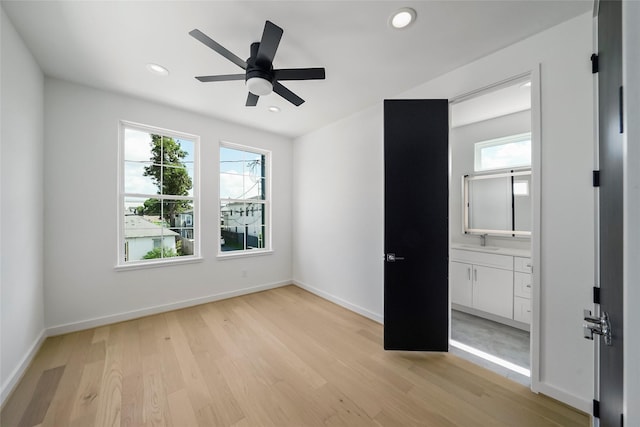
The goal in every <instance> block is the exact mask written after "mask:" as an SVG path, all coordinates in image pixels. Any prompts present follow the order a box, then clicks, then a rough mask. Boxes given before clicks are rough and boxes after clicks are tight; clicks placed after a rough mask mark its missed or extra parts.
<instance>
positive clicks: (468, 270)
mask: <svg viewBox="0 0 640 427" xmlns="http://www.w3.org/2000/svg"><path fill="white" fill-rule="evenodd" d="M467 278H468V279H469V280H471V267H467Z"/></svg>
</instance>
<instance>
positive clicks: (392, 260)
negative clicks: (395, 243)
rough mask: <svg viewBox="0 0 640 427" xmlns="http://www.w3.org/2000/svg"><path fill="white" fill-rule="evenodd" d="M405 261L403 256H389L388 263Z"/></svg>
mask: <svg viewBox="0 0 640 427" xmlns="http://www.w3.org/2000/svg"><path fill="white" fill-rule="evenodd" d="M403 259H404V257H403V256H396V254H387V262H396V261H402V260H403Z"/></svg>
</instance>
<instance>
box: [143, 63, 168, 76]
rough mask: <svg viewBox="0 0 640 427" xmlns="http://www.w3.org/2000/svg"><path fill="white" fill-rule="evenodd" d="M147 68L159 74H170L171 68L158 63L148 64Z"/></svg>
mask: <svg viewBox="0 0 640 427" xmlns="http://www.w3.org/2000/svg"><path fill="white" fill-rule="evenodd" d="M147 70H149V71H150V72H152V73H153V74H157V75H159V76H168V75H169V70H167V69H166V68H164V67H163V66H162V65H158V64H147Z"/></svg>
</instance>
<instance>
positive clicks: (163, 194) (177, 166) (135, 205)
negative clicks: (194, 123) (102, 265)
mask: <svg viewBox="0 0 640 427" xmlns="http://www.w3.org/2000/svg"><path fill="white" fill-rule="evenodd" d="M197 142H198V137H196V136H193V135H183V134H178V133H172V132H168V131H165V130H160V129H154V128H149V127H146V126H140V125H133V124H128V123H123V125H122V144H123V147H122V153H123V155H122V159H123V162H122V166H121V167H122V171H123V173H122V186H121V207H122V210H123V212H122V215H123V217H122V222H121V227H120V229H121V235H120V245H121V247H122V248H123V252H121V256H120V257H119V259H120V263H133V262H144V260H157V259H164V258H175V257H189V256H195V255H198V254H197V250H198V244H197V243H198V242H197V234H198V230H197V229H196V227H195V224H196V223H197V221H195V219H196V218H195V214H196V209H195V203H196V201H197V200H196V198H195V194H196V193H195V192H194V191H195V190H196V182H195V164H196V154H197Z"/></svg>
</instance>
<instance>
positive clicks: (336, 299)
mask: <svg viewBox="0 0 640 427" xmlns="http://www.w3.org/2000/svg"><path fill="white" fill-rule="evenodd" d="M293 284H294V285H296V286H298V287H299V288H302V289H304V290H306V291H309V292H311V293H312V294H315V295H318V296H319V297H321V298H324V299H326V300H329V301H331V302H333V303H336V304H338V305H339V306H342V307H344V308H346V309H347V310H351V311H353V312H356V313H358V314H361V315H363V316H364V317H366V318H369V319H371V320H373V321H374V322H378V323H381V324H382V323H384V316H383V315H381V314H379V313H374V312H372V311H370V310H367V309H366V308H363V307H360V306H359V305H355V304H352V303H350V302H349V301H346V300H343V299H342V298H339V297H337V296H335V295H332V294H330V293H328V292H325V291H322V290H320V289H318V288H314V287H313V286H310V285H308V284H306V283H302V282H300V281H299V280H293Z"/></svg>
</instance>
